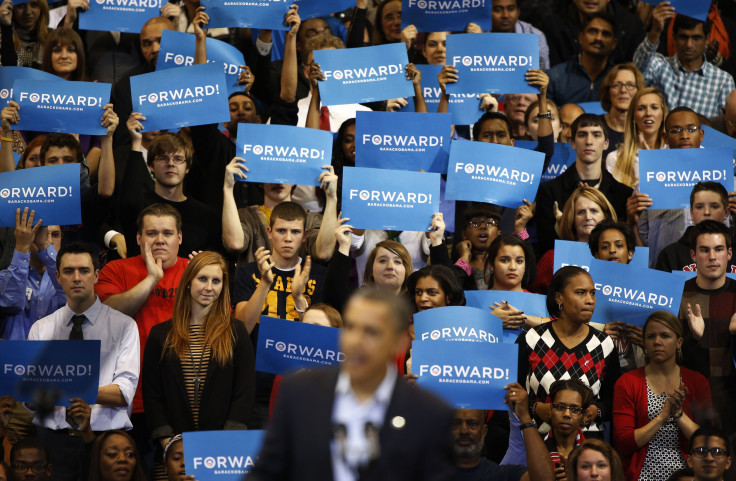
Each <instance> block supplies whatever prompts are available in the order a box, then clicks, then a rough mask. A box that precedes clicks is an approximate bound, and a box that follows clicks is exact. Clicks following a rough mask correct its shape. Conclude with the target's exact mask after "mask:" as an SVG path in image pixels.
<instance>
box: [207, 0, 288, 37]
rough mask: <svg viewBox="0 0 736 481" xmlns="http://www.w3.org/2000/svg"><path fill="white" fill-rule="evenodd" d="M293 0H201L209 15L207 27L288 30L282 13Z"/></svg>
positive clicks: (284, 13)
mask: <svg viewBox="0 0 736 481" xmlns="http://www.w3.org/2000/svg"><path fill="white" fill-rule="evenodd" d="M292 3H294V2H293V0H201V2H200V4H201V5H202V6H203V7H205V8H206V9H207V14H208V15H209V16H210V23H208V24H207V27H208V28H221V27H225V28H230V27H241V28H263V29H268V30H289V28H290V27H287V26H286V25H284V15H286V12H288V11H289V6H290V5H291V4H292Z"/></svg>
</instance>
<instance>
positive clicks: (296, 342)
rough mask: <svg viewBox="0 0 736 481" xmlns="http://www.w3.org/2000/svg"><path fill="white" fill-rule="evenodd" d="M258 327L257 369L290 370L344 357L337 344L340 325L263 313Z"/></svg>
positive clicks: (339, 360) (326, 362) (325, 363)
mask: <svg viewBox="0 0 736 481" xmlns="http://www.w3.org/2000/svg"><path fill="white" fill-rule="evenodd" d="M259 329H260V330H259V331H258V348H257V349H256V371H262V372H270V373H273V374H289V373H292V372H294V371H298V370H299V369H304V368H306V369H309V368H315V367H325V366H333V365H336V364H339V363H341V362H343V361H344V360H345V354H343V353H342V352H340V350H339V348H338V338H339V335H340V331H339V329H337V328H334V327H324V326H314V325H312V324H303V323H301V322H295V321H287V320H284V319H275V318H273V317H266V316H261V327H260V328H259Z"/></svg>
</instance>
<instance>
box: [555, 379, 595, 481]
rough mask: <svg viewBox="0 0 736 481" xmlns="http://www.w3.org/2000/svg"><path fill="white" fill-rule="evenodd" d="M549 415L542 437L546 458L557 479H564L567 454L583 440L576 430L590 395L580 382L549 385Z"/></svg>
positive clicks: (580, 424)
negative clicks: (550, 460) (547, 425)
mask: <svg viewBox="0 0 736 481" xmlns="http://www.w3.org/2000/svg"><path fill="white" fill-rule="evenodd" d="M549 398H550V400H551V401H552V413H551V415H550V418H549V425H550V430H549V433H547V436H545V437H544V444H545V445H546V446H547V450H548V451H549V456H550V457H551V458H552V462H553V463H554V466H555V475H556V477H557V479H560V478H561V477H562V476H566V473H565V467H566V465H567V459H568V458H569V457H570V453H571V452H572V450H573V449H575V448H576V447H577V446H580V444H582V443H583V442H584V441H585V435H584V434H583V431H582V430H581V429H580V427H581V426H582V425H583V413H584V412H585V411H586V410H587V409H588V406H589V405H590V403H591V401H592V399H593V393H592V391H591V390H590V388H589V387H588V386H586V385H585V383H583V382H582V381H581V380H580V379H565V380H559V381H555V382H553V383H552V386H550V388H549Z"/></svg>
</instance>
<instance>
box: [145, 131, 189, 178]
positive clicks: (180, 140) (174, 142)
mask: <svg viewBox="0 0 736 481" xmlns="http://www.w3.org/2000/svg"><path fill="white" fill-rule="evenodd" d="M179 150H182V151H184V158H185V159H186V163H187V169H190V168H191V167H192V156H193V155H194V150H193V149H192V146H191V144H190V143H189V142H188V141H187V139H186V137H184V136H183V135H179V134H178V133H176V132H162V133H160V134H159V135H157V136H156V137H154V138H153V140H152V141H151V147H150V148H149V149H148V158H147V162H148V165H153V161H154V160H155V159H156V157H158V156H159V155H165V154H173V153H175V152H178V151H179Z"/></svg>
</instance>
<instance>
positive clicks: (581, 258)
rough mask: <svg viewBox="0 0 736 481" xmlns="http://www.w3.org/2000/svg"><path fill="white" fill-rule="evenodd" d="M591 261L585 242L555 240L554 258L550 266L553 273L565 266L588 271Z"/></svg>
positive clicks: (591, 257)
mask: <svg viewBox="0 0 736 481" xmlns="http://www.w3.org/2000/svg"><path fill="white" fill-rule="evenodd" d="M593 259H594V257H593V254H591V253H590V248H589V247H588V243H587V242H577V241H566V240H562V239H555V256H554V263H553V264H552V266H553V267H552V268H553V270H554V272H557V271H558V270H559V269H560V268H561V267H565V266H578V267H581V268H583V269H585V270H586V271H590V264H591V262H593Z"/></svg>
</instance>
